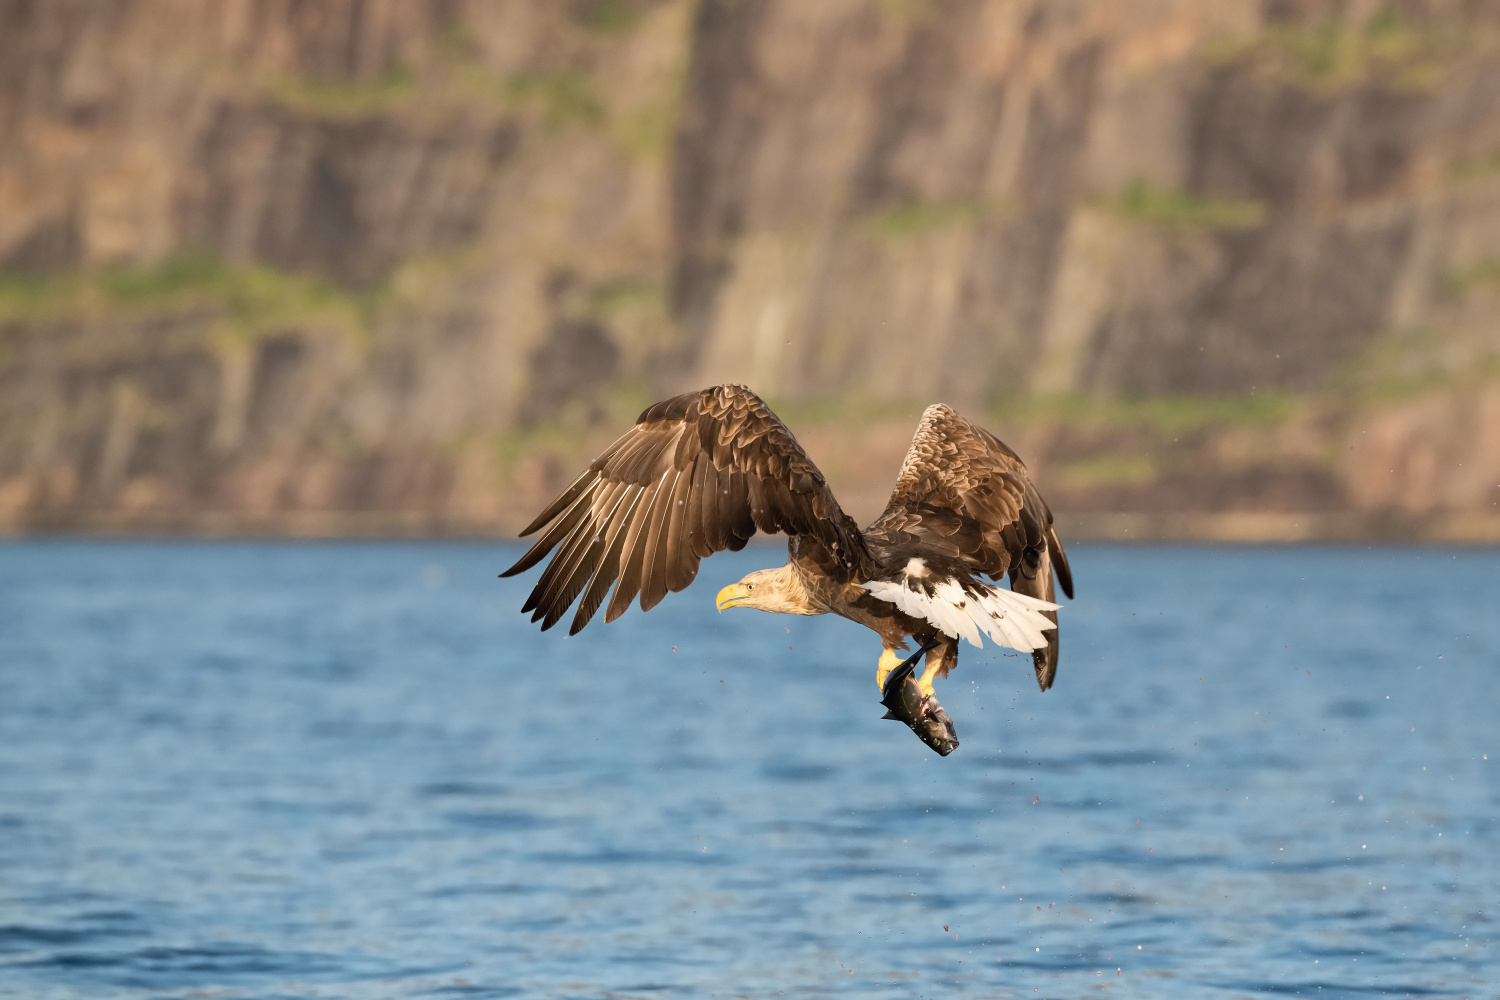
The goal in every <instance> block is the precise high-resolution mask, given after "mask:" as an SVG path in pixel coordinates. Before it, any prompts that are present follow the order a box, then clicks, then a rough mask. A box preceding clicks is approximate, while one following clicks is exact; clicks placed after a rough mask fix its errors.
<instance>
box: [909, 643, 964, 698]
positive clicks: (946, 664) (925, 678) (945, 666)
mask: <svg viewBox="0 0 1500 1000" xmlns="http://www.w3.org/2000/svg"><path fill="white" fill-rule="evenodd" d="M956 666H958V640H957V639H950V638H948V637H947V636H946V635H945V636H941V637H940V638H939V639H938V644H937V645H936V646H934V647H932V648H931V649H929V650H928V651H927V666H926V669H925V670H923V671H922V679H921V680H919V681H917V687H918V688H920V689H921V691H922V697H924V698H930V697H932V696H933V694H934V692H933V690H932V682H933V679H934V678H937V677H947V676H948V671H950V670H952V669H953V668H954V667H956Z"/></svg>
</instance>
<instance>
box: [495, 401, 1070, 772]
mask: <svg viewBox="0 0 1500 1000" xmlns="http://www.w3.org/2000/svg"><path fill="white" fill-rule="evenodd" d="M757 531H761V532H766V533H768V534H770V533H775V532H781V533H783V534H785V535H787V536H788V543H787V561H786V563H785V564H784V565H781V566H777V567H774V568H771V569H760V570H756V571H755V572H753V573H750V574H749V575H747V576H745V577H744V578H743V579H741V580H740V581H739V582H738V583H732V584H730V585H729V586H727V587H725V588H724V589H723V590H720V591H719V593H718V599H717V602H716V603H717V605H718V608H719V610H720V611H723V610H725V609H728V608H755V609H758V610H760V611H769V612H772V613H774V614H792V615H822V614H835V615H839V616H840V617H843V618H847V619H849V620H850V621H853V622H858V623H859V624H861V625H864V626H865V627H866V628H869V629H871V630H873V631H874V632H875V633H876V634H877V635H879V636H880V641H881V645H882V652H881V655H880V659H879V661H878V663H877V665H876V672H875V683H876V685H877V687H879V688H880V690H881V693H882V702H883V703H884V704H885V705H886V706H887V707H888V708H890V709H891V711H890V712H889V713H887V716H886V717H887V718H896V719H899V720H901V721H904V722H906V723H907V724H908V725H909V726H911V728H912V729H913V730H914V731H916V733H917V735H918V736H920V737H921V738H922V739H923V741H924V742H926V743H927V744H928V745H929V746H931V747H932V748H933V749H934V750H936V751H937V752H938V753H940V754H943V755H945V756H946V755H947V754H948V753H949V752H951V751H952V750H953V749H954V748H955V747H957V746H958V740H957V736H956V734H955V733H954V731H953V725H952V722H951V720H950V719H949V718H948V715H947V713H946V712H945V711H944V710H943V708H942V706H941V704H940V703H939V702H938V701H937V697H936V694H935V691H934V688H933V682H934V680H935V679H936V678H939V677H946V676H947V675H948V674H949V673H950V672H951V671H952V670H953V668H954V667H955V666H957V664H958V640H959V639H960V638H962V639H967V640H968V641H969V642H970V643H971V644H973V645H975V646H979V645H981V643H982V637H984V636H988V637H989V638H990V639H991V641H993V642H994V643H996V644H998V645H1000V646H1008V647H1011V648H1013V649H1017V650H1021V651H1023V652H1029V653H1031V656H1032V663H1033V666H1034V668H1035V672H1036V679H1037V684H1038V685H1039V686H1040V687H1041V689H1042V690H1043V691H1046V690H1047V689H1048V688H1050V687H1051V686H1052V681H1053V679H1054V678H1055V677H1056V675H1057V653H1058V641H1057V611H1058V609H1059V608H1060V607H1061V605H1059V604H1057V603H1055V600H1054V599H1055V597H1056V593H1055V592H1056V588H1058V587H1061V589H1062V591H1063V593H1065V594H1067V595H1068V597H1070V598H1071V597H1072V596H1073V577H1072V572H1071V570H1070V569H1069V568H1068V557H1067V555H1066V553H1065V552H1064V551H1063V547H1062V543H1061V542H1060V541H1059V540H1058V537H1057V530H1056V528H1055V527H1054V525H1053V520H1052V511H1051V510H1050V509H1049V508H1048V507H1047V503H1046V501H1045V500H1043V499H1042V496H1041V494H1040V493H1039V492H1037V489H1036V486H1035V485H1033V483H1032V481H1031V477H1030V476H1029V475H1028V474H1027V472H1026V466H1025V465H1024V464H1023V463H1022V462H1021V459H1020V458H1019V457H1017V455H1016V453H1015V452H1013V451H1011V450H1010V448H1008V447H1006V446H1005V445H1004V444H1003V443H1002V442H1001V441H1000V439H999V438H997V437H995V436H994V435H993V434H991V433H990V432H988V431H986V430H985V429H984V428H982V427H980V426H978V425H977V424H974V423H972V422H970V421H969V420H967V419H965V418H964V417H962V416H960V415H959V414H958V413H957V412H956V411H955V410H953V409H952V408H951V407H948V406H946V405H943V404H941V403H938V404H934V405H932V406H929V407H928V408H927V409H926V410H925V411H924V412H923V414H922V418H921V421H920V422H919V423H918V424H917V431H916V435H915V436H914V437H913V438H912V442H911V447H910V448H909V449H908V450H907V453H906V458H905V459H904V460H903V461H902V463H901V471H900V473H899V474H898V475H897V477H896V486H895V489H894V490H893V491H892V493H891V497H890V500H889V502H887V503H886V506H885V510H884V511H882V512H881V514H880V516H879V517H877V518H876V519H875V521H874V522H873V523H872V524H870V525H869V527H867V528H865V529H863V530H861V529H860V528H859V526H858V525H857V524H856V523H855V522H854V520H853V519H852V518H851V517H850V516H849V515H848V514H846V513H844V511H843V510H842V509H840V507H839V503H838V501H837V500H836V499H834V496H833V492H832V491H831V490H830V489H829V488H828V484H827V482H826V481H825V480H824V478H823V474H822V473H821V472H819V471H818V468H817V466H816V465H814V464H813V462H812V459H810V458H809V457H808V456H807V453H806V452H804V451H803V450H802V447H801V445H799V444H798V443H797V439H796V438H795V437H793V436H792V432H791V431H790V430H788V429H787V427H786V425H785V424H783V423H782V422H781V420H780V419H778V418H777V416H776V414H774V413H773V412H771V408H770V407H769V406H767V405H766V404H765V402H764V401H763V400H762V399H761V398H760V397H759V396H757V395H756V394H755V393H754V392H752V391H750V389H748V388H747V387H745V386H743V385H738V384H731V385H716V386H713V387H711V388H707V389H702V390H699V391H697V392H687V393H683V394H682V395H680V396H673V397H672V398H671V399H665V400H662V401H661V402H659V403H656V404H655V405H654V406H651V407H648V408H647V409H646V410H645V412H643V413H642V414H641V415H640V418H639V419H638V420H637V421H636V422H635V426H633V427H632V428H630V430H628V431H626V432H625V434H624V435H623V436H621V437H620V438H619V439H618V440H617V441H615V443H614V444H612V445H610V446H609V447H608V448H607V449H605V451H604V453H603V454H602V455H600V456H599V457H598V458H596V459H594V460H593V461H592V462H590V463H589V466H588V468H587V469H585V470H584V472H583V473H582V474H581V475H580V476H579V477H578V478H577V479H575V480H573V482H572V484H571V485H570V486H569V487H568V488H567V489H566V490H564V491H563V492H562V494H561V495H560V496H558V498H557V499H556V500H553V501H552V503H550V504H548V505H547V507H546V509H544V510H543V511H542V512H541V513H540V514H538V515H537V516H536V519H535V520H533V521H532V522H531V523H530V524H529V525H527V527H526V528H525V530H524V531H522V532H521V537H523V538H524V537H526V536H528V535H531V534H534V533H536V532H541V535H540V537H539V538H538V539H537V540H536V542H535V544H534V545H532V547H531V548H530V550H529V551H527V552H526V554H525V555H523V556H522V557H521V558H520V559H519V560H518V561H517V562H516V564H515V565H514V566H512V567H510V568H509V569H508V570H506V571H505V572H504V573H502V574H501V576H506V577H508V576H514V575H516V574H519V573H523V572H525V571H526V570H528V569H531V568H532V567H534V566H536V565H537V564H538V563H540V562H541V561H542V560H543V559H545V558H547V556H548V554H549V553H553V552H554V551H555V554H554V555H553V556H552V559H551V561H550V562H549V563H548V564H547V567H546V569H544V570H543V571H542V574H541V577H540V579H538V580H537V583H536V586H535V588H534V589H533V590H532V591H531V596H530V597H528V598H527V599H526V603H525V605H524V606H523V607H522V611H523V612H528V611H529V612H531V620H532V621H533V622H540V623H541V626H542V630H543V631H545V630H547V629H550V628H552V627H553V626H554V625H556V624H557V623H558V622H560V621H561V620H562V619H563V617H564V616H565V615H566V614H567V612H568V610H569V608H571V607H572V606H573V604H574V602H575V601H577V603H578V608H577V610H576V611H575V612H574V613H573V619H572V623H571V624H570V626H569V628H568V634H569V635H574V634H577V632H578V631H579V630H581V629H582V628H583V627H584V626H585V625H587V624H588V623H589V621H590V620H591V619H592V618H593V617H594V615H595V614H596V613H597V612H598V610H599V608H600V606H601V605H602V604H604V598H605V596H606V595H607V594H609V606H608V608H607V610H606V611H605V612H604V620H605V621H606V622H612V621H614V620H615V619H617V618H619V617H620V615H622V614H624V613H625V610H626V609H627V608H628V607H630V604H631V602H632V601H634V600H635V598H636V595H637V594H639V595H640V606H641V610H643V611H650V610H651V609H652V608H654V607H655V606H656V605H657V604H658V603H660V602H661V600H662V598H664V597H665V596H666V595H667V593H668V592H669V591H671V592H676V591H680V590H682V589H684V588H685V587H687V586H688V585H689V584H690V583H692V582H693V579H694V578H695V577H696V576H697V574H698V563H699V561H700V560H702V559H704V558H705V557H707V556H710V555H713V554H714V553H715V552H721V551H723V550H725V549H729V550H731V551H738V550H739V549H742V548H744V547H745V543H746V542H748V541H749V540H750V538H751V537H752V536H753V535H754V534H755V533H756V532H757ZM1007 575H1008V576H1009V578H1010V581H1009V582H1010V588H1009V589H1006V588H1004V587H1000V586H998V585H997V583H998V581H1000V579H1001V578H1002V577H1005V576H1007ZM611 586H613V587H614V592H613V594H610V593H609V591H610V587H611ZM908 638H911V639H913V640H915V641H916V643H917V644H918V649H917V651H916V652H915V653H913V654H912V655H911V656H909V657H906V658H904V659H903V657H902V655H901V654H902V653H903V652H905V650H906V649H907V648H908V647H907V639H908ZM923 655H925V656H926V662H925V665H924V669H923V672H922V674H921V676H920V677H916V676H915V662H916V660H917V659H918V658H919V657H921V656H923Z"/></svg>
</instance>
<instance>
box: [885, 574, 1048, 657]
mask: <svg viewBox="0 0 1500 1000" xmlns="http://www.w3.org/2000/svg"><path fill="white" fill-rule="evenodd" d="M863 586H864V588H865V589H866V590H868V591H869V592H870V593H871V594H873V595H875V596H876V597H878V598H880V599H881V600H882V601H889V602H891V603H892V604H894V605H895V606H896V607H898V608H900V609H901V610H902V611H904V612H905V613H907V614H909V615H911V616H912V617H913V618H922V619H925V620H926V621H929V622H931V623H932V624H933V625H936V626H937V628H938V630H939V631H941V632H942V633H943V634H944V635H947V636H950V637H952V638H954V639H958V638H964V639H967V640H969V642H970V643H971V644H972V645H975V646H979V645H982V640H981V638H980V633H981V632H982V633H984V634H985V635H987V636H989V637H990V639H991V640H992V641H994V642H995V644H996V645H1000V646H1009V647H1010V648H1012V649H1019V650H1022V651H1024V652H1030V651H1031V650H1033V649H1041V648H1042V647H1043V646H1045V645H1047V637H1046V636H1044V635H1042V633H1043V632H1045V631H1047V630H1048V629H1055V628H1057V624H1056V623H1055V622H1053V621H1052V619H1050V618H1048V617H1047V616H1045V615H1043V614H1042V612H1043V611H1056V610H1058V609H1059V608H1061V607H1062V605H1061V604H1053V603H1052V602H1051V601H1043V600H1041V599H1039V598H1036V597H1028V596H1027V595H1025V594H1018V593H1016V592H1015V591H1013V590H1006V589H1004V588H1002V587H995V586H991V585H990V584H987V583H980V584H979V587H980V588H981V590H980V592H979V593H977V594H970V593H965V592H964V589H963V588H962V587H961V586H959V584H958V581H956V580H940V581H937V582H936V584H935V586H934V587H933V594H932V595H931V596H928V594H927V593H925V592H924V591H923V590H920V589H914V588H912V587H910V586H907V584H906V583H905V582H901V583H898V582H896V581H893V580H871V581H870V582H869V583H866V584H863Z"/></svg>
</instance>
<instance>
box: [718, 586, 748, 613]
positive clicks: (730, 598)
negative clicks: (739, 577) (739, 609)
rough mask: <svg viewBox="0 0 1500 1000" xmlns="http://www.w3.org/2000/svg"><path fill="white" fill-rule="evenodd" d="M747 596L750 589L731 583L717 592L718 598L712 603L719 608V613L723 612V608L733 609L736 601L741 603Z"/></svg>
mask: <svg viewBox="0 0 1500 1000" xmlns="http://www.w3.org/2000/svg"><path fill="white" fill-rule="evenodd" d="M749 596H750V588H748V587H746V586H745V585H744V584H743V583H731V584H730V585H729V586H727V587H725V588H724V589H723V590H721V591H719V597H718V599H717V600H716V601H715V602H714V603H715V604H717V605H718V606H719V610H720V611H723V610H724V609H725V608H732V607H734V605H735V602H736V601H743V600H744V599H745V598H746V597H749Z"/></svg>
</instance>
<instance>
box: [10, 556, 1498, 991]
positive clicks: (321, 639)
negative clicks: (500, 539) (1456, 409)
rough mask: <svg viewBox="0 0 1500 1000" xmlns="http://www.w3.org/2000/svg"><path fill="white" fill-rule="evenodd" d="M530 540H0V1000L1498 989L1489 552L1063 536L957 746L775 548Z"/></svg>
mask: <svg viewBox="0 0 1500 1000" xmlns="http://www.w3.org/2000/svg"><path fill="white" fill-rule="evenodd" d="M515 553H516V550H515V549H514V548H511V547H506V546H499V545H489V544H479V543H466V544H400V543H392V544H358V545H355V544H319V545H297V544H269V543H267V544H259V543H215V544H191V543H138V542H131V543H111V542H66V541H42V542H24V543H10V544H0V996H5V997H25V998H28V1000H31V998H36V1000H45V998H52V997H69V998H71V997H78V998H99V997H127V998H134V997H227V998H236V997H354V998H364V997H371V998H374V997H433V998H439V997H442V998H455V1000H462V998H480V997H506V996H517V997H663V996H666V997H671V996H677V997H711V996H751V997H762V996H778V995H781V994H782V993H783V992H784V993H785V995H787V996H796V997H821V996H841V997H842V996H861V997H914V996H927V997H944V996H953V997H969V996H973V997H1081V996H1084V995H1089V996H1093V995H1095V992H1096V991H1097V992H1099V993H1102V994H1103V995H1106V996H1114V997H1142V998H1195V1000H1196V998H1216V997H1224V998H1237V997H1260V996H1309V997H1310V996H1318V997H1326V998H1339V997H1369V996H1391V997H1404V996H1440V997H1494V996H1497V995H1500V948H1497V944H1500V942H1497V936H1500V935H1497V925H1496V920H1497V917H1500V819H1497V817H1500V678H1497V670H1496V667H1497V664H1500V614H1497V612H1496V608H1497V607H1500V586H1497V581H1500V553H1497V552H1494V551H1486V552H1464V551H1451V550H1403V549H1374V550H1370V549H1362V548H1361V549H1217V548H1154V549H1153V548H1111V547H1087V546H1075V547H1074V549H1073V565H1074V570H1075V574H1076V577H1077V580H1078V585H1079V600H1078V601H1076V602H1073V603H1071V604H1069V605H1068V607H1067V608H1066V610H1065V611H1064V612H1063V613H1062V614H1063V622H1064V632H1063V660H1062V666H1061V670H1060V672H1059V675H1058V682H1057V686H1056V687H1055V688H1054V689H1053V690H1052V691H1051V692H1049V693H1047V694H1046V695H1042V694H1040V693H1039V692H1038V691H1037V690H1036V687H1035V684H1034V682H1033V681H1032V680H1031V677H1030V670H1029V666H1028V662H1027V661H1026V660H1025V659H1023V658H1020V657H1016V656H1013V655H1006V654H1005V653H1002V652H1000V651H997V650H993V649H986V650H984V651H979V650H975V649H973V648H971V647H968V646H965V647H964V649H963V652H962V655H961V660H960V665H959V670H958V671H957V672H956V673H955V674H954V675H953V677H951V678H949V680H948V681H947V682H945V683H943V684H942V685H940V688H939V692H940V695H941V696H942V699H943V702H944V704H945V705H946V706H947V708H948V710H949V712H950V713H951V714H952V716H953V719H954V722H955V723H956V725H957V728H958V733H959V737H960V738H961V739H962V740H963V745H962V747H960V749H959V750H958V752H957V753H955V754H954V755H953V756H952V757H949V758H947V759H942V758H939V757H937V756H936V755H934V754H933V753H932V752H931V751H930V750H928V749H927V748H926V747H925V746H923V745H922V744H921V743H920V742H918V740H917V739H916V737H915V736H913V735H912V733H911V732H909V731H908V730H907V729H906V728H905V727H903V726H901V725H899V724H897V723H892V722H883V721H880V715H881V711H882V709H881V708H880V706H878V705H877V704H876V702H877V697H878V693H877V691H876V688H875V684H874V671H875V659H876V657H877V655H878V653H879V645H878V642H877V640H876V639H875V637H874V636H873V634H870V633H867V632H864V631H863V630H861V629H859V628H858V627H856V626H854V625H851V624H849V623H846V622H842V621H839V620H836V619H830V618H822V619H800V618H787V617H772V616H767V615H763V614H760V613H758V612H753V611H743V610H742V611H731V612H728V613H725V614H723V615H720V614H717V613H715V611H714V609H713V594H714V592H715V590H716V589H717V588H718V587H720V586H722V585H723V584H724V583H727V582H730V581H732V580H734V579H736V578H737V577H738V576H739V575H740V574H742V573H743V572H745V571H747V570H749V569H751V568H754V567H756V566H758V565H769V564H771V563H772V562H774V561H777V560H778V558H779V553H778V550H775V549H767V548H762V549H752V550H750V551H748V552H745V553H741V554H739V555H738V556H734V555H724V556H719V557H716V558H714V559H713V560H711V561H710V562H708V563H706V564H705V565H704V569H703V573H702V574H701V576H700V580H699V583H698V584H697V585H696V586H695V587H693V588H692V589H691V590H689V591H688V592H687V593H685V594H681V595H675V596H673V597H671V598H669V599H668V600H667V601H666V602H665V603H664V604H663V605H662V606H661V607H659V608H658V609H657V610H655V611H653V612H652V613H651V614H649V615H642V614H640V613H639V612H637V611H633V612H631V613H630V614H629V615H627V616H626V618H625V619H623V620H622V621H620V622H618V623H616V624H615V625H611V626H608V627H602V626H600V625H597V624H596V625H595V626H594V627H591V628H590V629H589V630H587V631H586V632H585V633H583V634H582V635H580V636H578V637H577V638H573V639H566V638H564V637H563V636H562V635H560V634H557V633H548V634H546V635H542V634H539V633H538V632H536V631H535V630H534V628H533V627H532V626H530V625H529V624H527V622H526V620H525V618H524V617H522V616H521V615H519V614H518V613H517V609H518V608H519V605H520V603H521V601H522V600H523V598H524V595H525V593H526V591H527V589H528V587H529V582H528V581H501V580H497V579H496V578H495V574H496V572H498V571H499V570H500V569H502V568H504V567H505V566H506V565H508V563H509V562H510V561H511V560H512V558H513V557H514V555H515Z"/></svg>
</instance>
